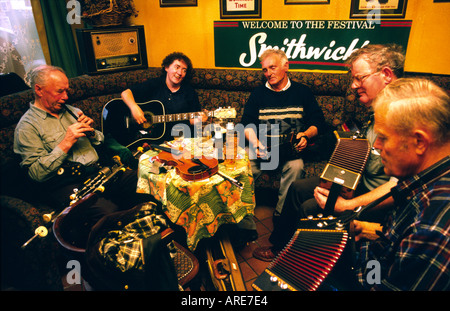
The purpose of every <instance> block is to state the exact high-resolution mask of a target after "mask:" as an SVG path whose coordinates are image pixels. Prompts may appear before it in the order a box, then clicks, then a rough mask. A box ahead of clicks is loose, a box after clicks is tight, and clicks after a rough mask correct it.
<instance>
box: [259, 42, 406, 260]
mask: <svg viewBox="0 0 450 311" xmlns="http://www.w3.org/2000/svg"><path fill="white" fill-rule="evenodd" d="M404 60H405V57H404V54H403V52H402V48H401V47H400V46H397V45H379V44H374V45H367V46H365V47H363V48H361V49H358V50H356V51H354V52H353V53H352V55H350V57H349V59H347V64H348V65H349V68H350V72H351V74H352V84H351V87H352V89H354V90H355V91H356V93H357V95H358V98H359V101H360V102H361V103H362V104H363V105H365V106H366V107H367V109H369V110H372V107H371V105H372V101H373V100H374V99H375V97H376V96H377V95H378V93H379V92H380V91H381V90H383V89H384V87H385V86H386V85H388V84H390V83H391V82H393V81H395V80H397V79H398V78H401V77H402V76H403V66H404ZM363 134H365V137H366V138H367V140H368V141H369V143H370V145H371V146H373V144H374V142H375V140H376V134H375V132H374V130H373V120H372V118H371V120H368V122H367V124H366V125H365V127H364V128H363ZM319 182H320V178H319V176H315V177H311V178H307V179H300V180H296V181H295V182H293V183H292V184H291V186H290V188H289V190H288V193H287V196H286V201H285V203H284V207H283V212H282V213H281V215H280V216H278V217H276V218H278V219H275V217H274V230H273V232H272V234H271V236H270V238H269V241H270V242H271V243H272V246H263V247H259V248H257V249H255V250H254V252H253V255H254V257H255V258H258V259H260V260H264V261H272V260H273V259H274V258H275V256H276V255H277V253H278V252H279V251H280V250H281V249H282V248H283V247H284V246H285V245H286V244H287V242H288V241H289V239H290V238H291V237H292V235H293V233H294V232H295V230H296V229H297V226H298V220H299V219H301V218H305V217H307V216H309V215H313V216H316V215H317V214H318V213H321V212H322V211H323V208H324V207H325V203H326V201H327V198H328V195H329V190H327V189H324V188H321V187H318V185H319ZM396 183H397V181H396V179H395V178H392V179H391V178H390V177H389V176H387V175H386V174H385V173H384V167H383V164H382V163H381V157H380V155H379V153H378V152H377V150H375V149H374V148H372V150H371V153H370V156H369V159H368V161H367V164H366V167H365V170H364V173H363V175H362V180H361V182H360V184H359V186H358V188H357V189H356V191H355V195H354V197H353V198H352V199H344V198H343V197H341V196H339V197H338V199H337V201H336V205H335V214H339V213H342V212H344V211H346V210H353V209H355V208H357V207H359V206H364V205H366V204H368V203H370V202H372V201H374V200H376V199H378V198H380V197H381V196H383V195H384V194H386V193H388V192H389V191H390V189H391V188H392V187H393V186H395V185H396ZM391 203H392V199H387V200H385V201H384V202H382V203H381V204H379V205H378V207H377V208H376V210H378V211H379V210H380V208H381V207H383V206H384V207H386V206H389V205H390V204H391ZM375 212H376V211H375ZM380 216H382V215H380ZM367 220H371V221H375V220H379V219H376V215H369V216H368V218H367ZM378 229H380V228H379V227H378V225H377V224H373V223H367V222H356V221H355V234H359V235H357V236H356V240H359V239H361V238H366V237H370V234H371V233H372V232H373V231H374V230H378Z"/></svg>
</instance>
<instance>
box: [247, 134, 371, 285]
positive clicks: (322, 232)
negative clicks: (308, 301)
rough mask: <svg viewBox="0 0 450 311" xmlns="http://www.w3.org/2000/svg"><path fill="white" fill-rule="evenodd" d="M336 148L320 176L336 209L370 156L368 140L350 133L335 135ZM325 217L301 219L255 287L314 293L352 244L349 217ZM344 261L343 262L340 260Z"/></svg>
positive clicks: (355, 183) (351, 187) (353, 185)
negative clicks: (340, 197) (336, 205)
mask: <svg viewBox="0 0 450 311" xmlns="http://www.w3.org/2000/svg"><path fill="white" fill-rule="evenodd" d="M335 134H336V137H337V143H336V148H335V150H334V151H333V153H332V155H331V158H330V160H329V162H328V164H327V165H326V167H325V169H324V171H323V173H322V175H321V176H320V177H321V186H322V187H325V188H328V189H330V195H329V197H328V200H327V204H328V205H329V206H331V210H334V204H335V202H336V198H337V196H338V195H344V196H345V197H350V196H351V195H352V193H353V191H354V190H355V189H356V186H357V185H358V183H359V180H360V178H361V174H362V172H363V170H364V167H365V164H366V162H367V159H368V157H369V152H370V145H369V143H368V141H367V139H363V138H360V137H358V136H356V135H354V134H351V133H347V132H346V133H341V134H339V133H337V132H336V133H335ZM327 209H328V210H329V209H330V208H329V207H327V205H326V206H325V215H329V216H323V215H318V217H317V218H313V217H312V216H311V217H309V218H308V219H302V220H300V222H299V225H298V227H297V228H298V229H297V230H296V232H295V233H294V235H293V236H292V238H291V240H290V241H289V243H288V244H287V245H286V246H285V247H284V248H283V249H282V250H281V251H280V252H279V253H278V255H277V257H276V258H275V259H274V260H273V261H272V262H271V263H270V264H269V266H268V267H267V268H266V270H265V271H264V272H263V273H262V274H261V275H260V276H259V277H258V278H257V279H256V281H255V282H254V283H253V284H252V287H253V288H254V289H256V290H265V291H279V290H290V291H315V290H318V289H319V288H320V286H321V285H322V284H323V281H324V280H325V278H326V277H327V276H328V275H329V273H330V272H331V271H332V270H333V268H334V267H335V266H336V264H337V263H338V261H339V259H341V258H342V255H343V253H344V250H345V249H346V248H347V249H350V247H349V244H351V243H350V242H353V241H352V239H351V237H350V234H349V230H348V229H349V227H350V226H349V223H350V220H351V219H352V218H351V217H350V218H345V217H340V218H336V217H334V216H332V215H331V214H332V213H326V212H327ZM341 260H342V259H341Z"/></svg>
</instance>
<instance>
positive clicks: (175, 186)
mask: <svg viewBox="0 0 450 311" xmlns="http://www.w3.org/2000/svg"><path fill="white" fill-rule="evenodd" d="M158 153H159V151H157V150H150V151H147V152H146V153H144V154H143V155H142V156H141V158H140V159H139V170H138V177H139V178H138V186H137V192H138V193H148V194H151V195H153V196H154V197H155V199H157V200H159V201H160V202H161V203H162V204H163V211H164V213H165V214H166V215H167V216H168V217H169V219H170V220H171V221H172V222H173V223H175V224H177V225H180V226H182V227H183V228H184V229H185V230H186V233H187V245H188V247H189V249H190V250H192V251H193V250H195V248H196V247H197V244H198V242H199V241H200V240H201V239H203V238H208V237H211V236H213V235H214V234H215V233H216V231H217V229H218V228H219V227H220V225H222V224H226V223H238V222H240V221H241V220H242V219H243V218H244V217H245V216H246V215H253V213H254V208H255V191H254V183H253V176H252V172H251V166H250V161H249V160H248V156H247V154H246V153H245V151H244V150H243V149H241V150H239V153H238V159H237V161H236V165H235V167H234V168H233V169H227V168H226V167H225V165H224V164H223V163H220V164H219V170H220V171H221V172H222V173H224V174H226V175H228V176H230V177H232V178H234V179H236V180H238V181H239V182H241V183H242V185H243V189H242V190H241V189H240V188H238V187H236V186H235V185H233V184H232V183H231V182H230V181H228V180H226V179H224V178H223V177H221V176H220V175H218V174H215V175H213V176H211V177H210V178H208V179H204V180H200V181H185V180H183V179H182V178H181V177H180V176H178V175H177V173H176V170H175V168H173V167H165V166H162V167H160V162H159V161H158Z"/></svg>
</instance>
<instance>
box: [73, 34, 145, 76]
mask: <svg viewBox="0 0 450 311" xmlns="http://www.w3.org/2000/svg"><path fill="white" fill-rule="evenodd" d="M77 40H78V47H79V50H80V56H81V63H82V66H83V71H84V72H85V73H87V74H101V73H110V72H115V71H123V70H131V69H143V68H147V67H148V63H147V51H146V45H145V33H144V26H126V27H125V26H124V27H114V28H104V29H103V28H102V29H99V28H96V29H77Z"/></svg>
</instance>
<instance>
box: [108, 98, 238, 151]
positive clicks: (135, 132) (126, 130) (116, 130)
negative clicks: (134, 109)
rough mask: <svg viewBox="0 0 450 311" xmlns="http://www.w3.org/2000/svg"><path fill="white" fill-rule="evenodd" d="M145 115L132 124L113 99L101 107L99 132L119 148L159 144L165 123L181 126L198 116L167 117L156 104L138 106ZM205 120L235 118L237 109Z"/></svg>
mask: <svg viewBox="0 0 450 311" xmlns="http://www.w3.org/2000/svg"><path fill="white" fill-rule="evenodd" d="M138 105H139V107H140V108H141V109H142V111H143V112H144V116H145V118H146V119H147V122H145V123H143V124H138V123H137V122H135V120H134V118H133V116H132V115H131V111H130V109H129V108H128V106H127V105H126V104H125V103H124V102H123V101H122V100H121V99H112V100H110V101H109V102H108V103H106V105H105V106H104V107H103V111H102V120H101V121H102V132H103V134H104V135H105V136H106V135H107V134H110V135H111V136H112V137H113V138H114V139H116V140H117V141H118V142H119V143H120V144H122V145H124V146H130V145H132V144H134V143H135V142H137V141H141V140H149V141H154V142H155V141H158V140H160V139H161V138H163V137H164V135H165V134H166V123H168V122H181V121H186V120H190V119H193V118H195V117H196V116H199V115H200V112H183V113H176V114H166V113H165V111H166V109H165V107H164V105H163V104H162V103H161V102H160V101H157V100H151V101H148V102H145V103H138ZM203 113H205V114H206V115H207V116H208V118H209V117H214V118H219V119H234V118H236V109H234V108H219V109H216V110H214V111H206V112H203Z"/></svg>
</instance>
